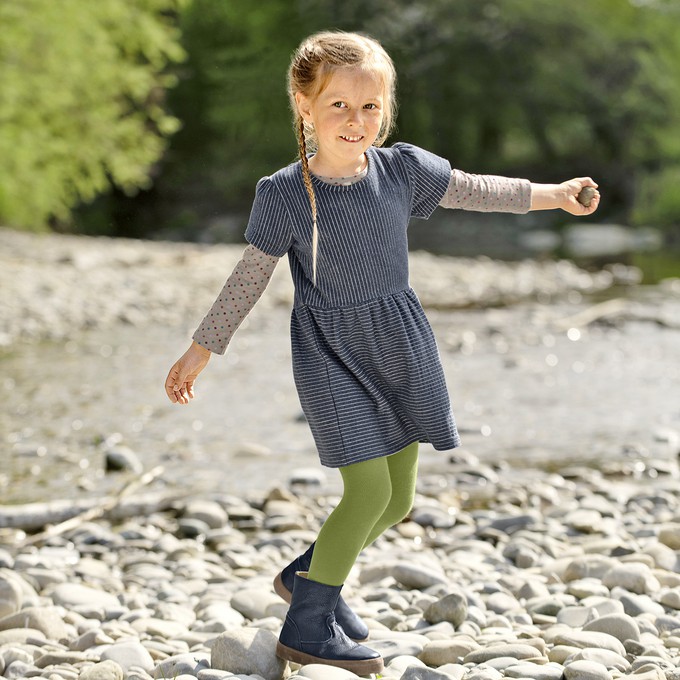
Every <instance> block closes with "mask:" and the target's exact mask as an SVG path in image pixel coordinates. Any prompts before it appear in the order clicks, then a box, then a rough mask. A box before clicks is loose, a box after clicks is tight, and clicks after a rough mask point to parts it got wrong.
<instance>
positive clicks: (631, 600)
mask: <svg viewBox="0 0 680 680" xmlns="http://www.w3.org/2000/svg"><path fill="white" fill-rule="evenodd" d="M612 597H615V598H616V599H618V600H619V601H620V602H621V604H622V605H623V611H624V612H625V613H626V614H628V616H632V617H633V618H635V617H637V616H640V615H641V614H652V615H653V616H663V614H664V613H665V610H664V608H663V605H660V604H659V603H658V602H654V600H652V598H651V597H649V595H636V594H635V593H631V592H628V591H627V590H623V589H622V588H616V589H614V590H612Z"/></svg>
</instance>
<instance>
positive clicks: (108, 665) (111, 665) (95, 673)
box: [78, 659, 124, 680]
mask: <svg viewBox="0 0 680 680" xmlns="http://www.w3.org/2000/svg"><path fill="white" fill-rule="evenodd" d="M123 675H124V673H123V669H122V668H121V667H120V666H119V665H118V664H117V663H116V662H115V661H111V660H110V659H109V660H108V661H101V662H100V663H96V664H95V665H94V666H90V667H89V668H86V669H84V670H82V671H81V672H80V675H79V676H78V680H123Z"/></svg>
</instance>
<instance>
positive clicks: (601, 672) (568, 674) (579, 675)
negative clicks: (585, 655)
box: [564, 660, 612, 680]
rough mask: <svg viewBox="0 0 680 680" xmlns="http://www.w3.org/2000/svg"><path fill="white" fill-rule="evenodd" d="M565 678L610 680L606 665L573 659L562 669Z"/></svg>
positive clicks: (573, 679)
mask: <svg viewBox="0 0 680 680" xmlns="http://www.w3.org/2000/svg"><path fill="white" fill-rule="evenodd" d="M564 677H565V679H566V680H611V677H612V676H611V674H610V673H609V670H608V669H607V667H606V666H604V665H602V664H601V663H597V661H585V660H584V661H574V663H571V664H569V665H568V666H566V667H565V669H564Z"/></svg>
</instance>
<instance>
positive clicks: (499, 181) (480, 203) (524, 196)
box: [439, 170, 531, 214]
mask: <svg viewBox="0 0 680 680" xmlns="http://www.w3.org/2000/svg"><path fill="white" fill-rule="evenodd" d="M439 205H441V206H442V207H443V208H460V209H462V210H476V211H478V212H508V213H517V214H524V213H527V212H529V208H530V207H531V183H530V182H529V180H527V179H513V178H510V177H499V176H497V175H470V174H468V173H466V172H462V171H461V170H451V180H450V181H449V188H448V189H447V190H446V193H445V194H444V198H442V200H441V202H440V203H439Z"/></svg>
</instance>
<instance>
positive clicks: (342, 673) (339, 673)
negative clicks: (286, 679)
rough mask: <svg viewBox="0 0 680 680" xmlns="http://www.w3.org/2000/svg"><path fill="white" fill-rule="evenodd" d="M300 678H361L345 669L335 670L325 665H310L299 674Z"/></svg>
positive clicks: (355, 679)
mask: <svg viewBox="0 0 680 680" xmlns="http://www.w3.org/2000/svg"><path fill="white" fill-rule="evenodd" d="M297 677H298V678H306V679H307V680H358V678H359V676H358V675H355V674H354V673H352V672H351V671H346V670H344V669H343V668H334V667H333V666H326V665H325V664H316V663H315V664H308V665H307V666H302V668H300V670H299V671H298V672H297Z"/></svg>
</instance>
